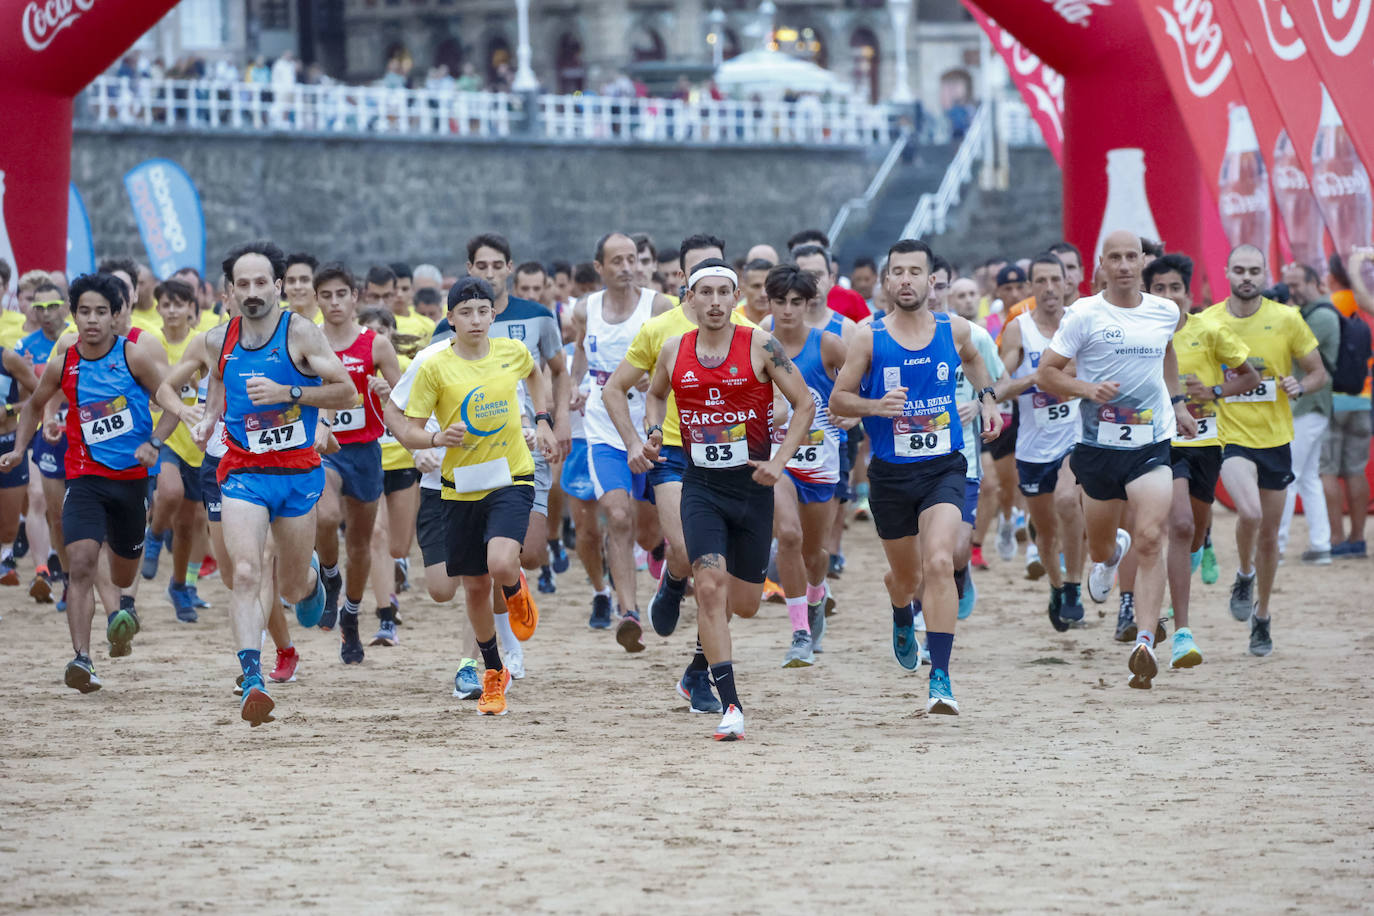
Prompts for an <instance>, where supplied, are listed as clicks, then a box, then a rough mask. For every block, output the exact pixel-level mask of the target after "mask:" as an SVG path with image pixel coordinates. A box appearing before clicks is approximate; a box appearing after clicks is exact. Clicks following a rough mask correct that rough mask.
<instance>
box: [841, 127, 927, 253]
mask: <svg viewBox="0 0 1374 916" xmlns="http://www.w3.org/2000/svg"><path fill="white" fill-rule="evenodd" d="M911 139H912V138H911V132H910V131H905V130H904V131H902V134H901V136H899V137H898V138H897V139H896V140H893V141H892V147H891V148H890V149H888V151H887V155H886V156H885V157H884V158H883V163H882V165H880V166H878V171H877V172H875V173H874V174H873V180H872V181H870V182H869V183H868V188H867V189H866V190H865V191H864V193H863V195H862V196H860V197H851V198H850V199H849V200H847V201H845V202H844V203H843V204H842V205H841V206H840V209H839V212H838V213H836V214H835V218H834V219H833V220H832V221H831V223H830V232H829V233H828V235H829V236H830V247H831V249H832V250H833V249H835V248H838V247H839V244H840V237H841V236H842V235H843V234H844V229H845V225H846V224H847V223H848V222H849V217H850V215H851V214H852V213H853V212H854V211H855V210H867V209H868V208H869V207H870V206H872V205H873V201H874V200H876V199H877V197H878V195H879V194H881V193H882V192H883V188H885V187H886V186H887V180H888V179H889V178H890V177H892V170H893V169H894V168H896V166H897V161H898V160H899V159H901V158H902V150H904V149H906V145H907V143H908V142H910V141H911Z"/></svg>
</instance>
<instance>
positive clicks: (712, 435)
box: [692, 423, 749, 469]
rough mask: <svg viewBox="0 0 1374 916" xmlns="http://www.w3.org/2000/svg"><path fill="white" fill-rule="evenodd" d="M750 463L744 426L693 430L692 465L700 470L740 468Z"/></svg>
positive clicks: (706, 427) (740, 424)
mask: <svg viewBox="0 0 1374 916" xmlns="http://www.w3.org/2000/svg"><path fill="white" fill-rule="evenodd" d="M748 463H749V446H748V443H747V442H746V441H745V437H744V424H743V423H736V424H734V425H733V426H697V427H695V428H693V429H692V464H694V465H696V466H697V467H699V468H716V469H720V468H738V467H743V466H744V465H746V464H748Z"/></svg>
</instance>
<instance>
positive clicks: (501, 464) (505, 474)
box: [452, 458, 515, 493]
mask: <svg viewBox="0 0 1374 916" xmlns="http://www.w3.org/2000/svg"><path fill="white" fill-rule="evenodd" d="M514 482H515V481H514V479H513V478H512V477H511V475H510V462H509V461H507V460H506V459H505V458H493V459H492V460H491V461H483V462H481V463H480V464H469V465H461V464H460V465H455V466H454V468H453V482H452V486H453V489H454V490H455V491H457V492H459V493H480V492H482V491H483V490H499V489H501V488H502V487H509V486H511V485H512V484H514Z"/></svg>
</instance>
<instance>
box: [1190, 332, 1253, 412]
mask: <svg viewBox="0 0 1374 916" xmlns="http://www.w3.org/2000/svg"><path fill="white" fill-rule="evenodd" d="M1170 352H1172V344H1171V345H1170ZM1174 360H1175V362H1177V361H1178V357H1177V355H1175V357H1174ZM1233 371H1234V372H1235V375H1234V376H1233V377H1231V378H1229V379H1226V380H1225V381H1223V382H1222V384H1221V396H1222V397H1223V398H1229V397H1230V396H1231V395H1233V394H1240V393H1242V392H1245V391H1249V390H1250V389H1252V388H1254V387H1255V386H1256V385H1258V384H1259V381H1260V374H1259V370H1258V369H1256V368H1255V367H1254V366H1252V365H1250V363H1249V361H1246V362H1243V363H1241V364H1240V365H1239V366H1238V367H1236V369H1235V370H1233ZM1184 387H1185V391H1184V393H1185V394H1187V395H1188V397H1189V398H1191V399H1192V400H1194V401H1197V402H1199V403H1202V402H1205V401H1215V400H1216V399H1217V396H1216V395H1215V394H1213V393H1212V389H1211V388H1210V387H1208V386H1206V385H1204V384H1202V382H1200V381H1198V378H1197V376H1196V375H1189V376H1188V378H1187V379H1185V380H1184Z"/></svg>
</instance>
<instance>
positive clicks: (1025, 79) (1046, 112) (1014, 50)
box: [964, 0, 1064, 165]
mask: <svg viewBox="0 0 1374 916" xmlns="http://www.w3.org/2000/svg"><path fill="white" fill-rule="evenodd" d="M964 6H965V7H967V8H968V11H969V15H971V16H973V18H974V19H975V20H976V21H977V23H978V24H979V25H980V26H982V28H983V31H984V32H986V33H987V35H988V38H989V39H990V40H991V41H992V46H993V48H995V49H996V51H997V53H998V54H1000V55H1001V56H1002V61H1003V62H1004V63H1005V64H1006V65H1007V71H1008V72H1009V73H1010V74H1011V82H1012V85H1013V86H1015V87H1016V91H1017V92H1019V93H1021V98H1022V99H1023V100H1025V103H1026V106H1027V107H1028V108H1029V109H1030V113H1031V117H1033V118H1034V119H1035V123H1036V125H1037V126H1039V128H1040V133H1041V134H1042V135H1043V136H1044V138H1045V145H1046V146H1047V147H1049V150H1050V153H1051V154H1052V155H1053V156H1054V161H1055V162H1058V163H1059V164H1060V165H1063V164H1064V77H1062V76H1060V75H1059V73H1058V71H1056V70H1055V69H1054V68H1053V67H1051V66H1050V65H1049V64H1046V63H1045V62H1044V61H1042V60H1041V59H1040V58H1038V57H1036V56H1035V55H1034V54H1032V53H1031V52H1029V51H1027V50H1026V46H1025V45H1023V44H1021V42H1019V41H1017V40H1016V36H1014V35H1012V34H1011V33H1010V32H1008V31H1007V30H1006V29H1004V28H1002V27H1001V26H1000V25H998V24H997V23H996V22H994V21H993V20H992V19H990V18H989V17H988V15H987V14H986V13H984V12H983V11H982V10H980V9H979V8H978V7H977V6H975V5H974V4H973V3H971V2H970V0H964Z"/></svg>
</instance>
